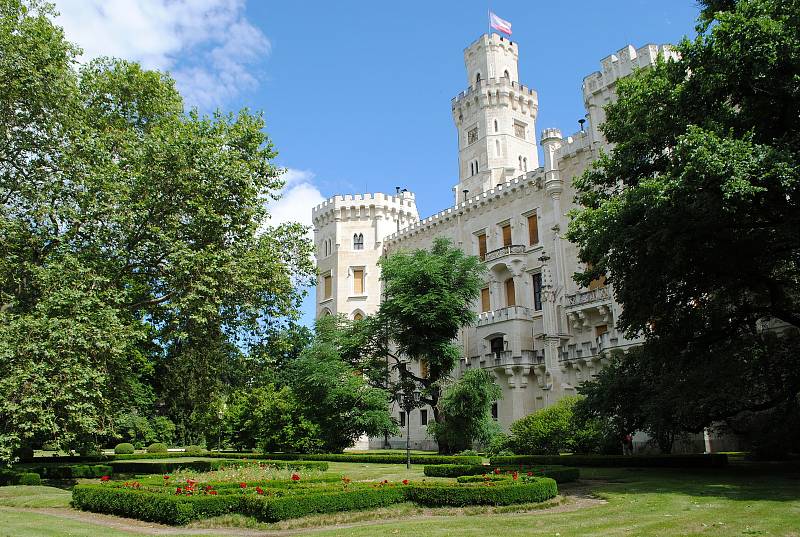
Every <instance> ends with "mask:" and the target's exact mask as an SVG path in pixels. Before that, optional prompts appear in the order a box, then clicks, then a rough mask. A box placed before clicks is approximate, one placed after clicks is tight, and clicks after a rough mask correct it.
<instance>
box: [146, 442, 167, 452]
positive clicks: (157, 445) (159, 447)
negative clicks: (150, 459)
mask: <svg viewBox="0 0 800 537" xmlns="http://www.w3.org/2000/svg"><path fill="white" fill-rule="evenodd" d="M147 452H148V453H166V452H167V445H166V444H162V443H161V442H154V443H152V444H150V445H149V446H147Z"/></svg>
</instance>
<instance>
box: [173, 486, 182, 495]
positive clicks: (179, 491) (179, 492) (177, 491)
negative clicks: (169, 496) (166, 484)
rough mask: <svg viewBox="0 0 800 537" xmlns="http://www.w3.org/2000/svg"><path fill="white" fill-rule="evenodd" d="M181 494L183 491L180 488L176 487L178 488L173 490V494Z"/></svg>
mask: <svg viewBox="0 0 800 537" xmlns="http://www.w3.org/2000/svg"><path fill="white" fill-rule="evenodd" d="M182 493H183V489H182V488H180V487H178V488H176V489H175V494H182Z"/></svg>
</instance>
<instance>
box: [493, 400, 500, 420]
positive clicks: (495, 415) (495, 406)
mask: <svg viewBox="0 0 800 537" xmlns="http://www.w3.org/2000/svg"><path fill="white" fill-rule="evenodd" d="M498 414H499V413H498V408H497V402H494V403H492V419H493V420H494V421H497V416H498Z"/></svg>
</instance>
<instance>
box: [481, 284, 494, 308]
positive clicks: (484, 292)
mask: <svg viewBox="0 0 800 537" xmlns="http://www.w3.org/2000/svg"><path fill="white" fill-rule="evenodd" d="M484 311H492V305H491V302H490V300H489V288H488V287H484V288H483V289H481V312H484Z"/></svg>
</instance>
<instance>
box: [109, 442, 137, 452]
mask: <svg viewBox="0 0 800 537" xmlns="http://www.w3.org/2000/svg"><path fill="white" fill-rule="evenodd" d="M114 453H115V454H116V455H133V454H134V453H136V449H135V448H134V447H133V444H130V443H128V442H123V443H121V444H117V445H116V446H114Z"/></svg>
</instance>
